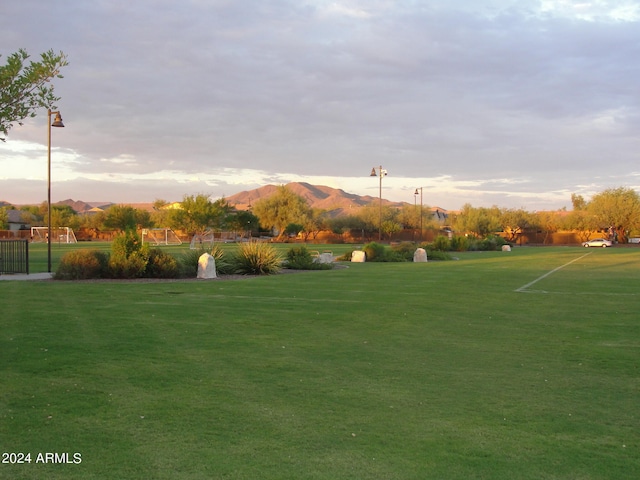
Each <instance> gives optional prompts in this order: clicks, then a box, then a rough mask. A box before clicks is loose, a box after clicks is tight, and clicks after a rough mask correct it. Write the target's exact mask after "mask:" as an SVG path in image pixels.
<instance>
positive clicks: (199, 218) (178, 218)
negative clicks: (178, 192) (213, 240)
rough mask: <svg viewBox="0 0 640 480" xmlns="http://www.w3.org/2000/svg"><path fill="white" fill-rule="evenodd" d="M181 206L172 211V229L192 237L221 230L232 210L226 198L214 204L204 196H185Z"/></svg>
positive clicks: (170, 220) (170, 218) (170, 219)
mask: <svg viewBox="0 0 640 480" xmlns="http://www.w3.org/2000/svg"><path fill="white" fill-rule="evenodd" d="M180 206H181V208H179V209H176V210H171V214H170V216H169V219H168V220H169V223H170V227H171V228H175V229H178V230H184V231H185V232H187V233H188V234H190V235H196V234H198V235H202V234H203V233H205V232H206V231H207V230H210V229H212V228H214V229H218V230H221V229H222V228H223V227H224V225H225V222H226V220H227V216H228V215H229V212H230V210H231V206H230V205H229V204H228V203H227V201H226V200H225V199H224V198H221V199H218V200H216V201H215V202H212V201H211V200H210V199H209V196H208V195H203V194H198V195H195V196H193V195H185V196H184V197H183V199H182V202H181V203H180Z"/></svg>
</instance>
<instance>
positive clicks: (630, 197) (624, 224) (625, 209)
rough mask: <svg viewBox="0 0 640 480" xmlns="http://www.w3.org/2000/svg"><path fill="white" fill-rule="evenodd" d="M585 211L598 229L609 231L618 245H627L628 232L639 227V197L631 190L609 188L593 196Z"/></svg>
mask: <svg viewBox="0 0 640 480" xmlns="http://www.w3.org/2000/svg"><path fill="white" fill-rule="evenodd" d="M587 209H588V211H589V212H590V213H591V214H592V215H593V216H594V218H595V220H596V221H597V223H598V227H599V228H600V229H602V230H606V229H611V231H612V233H613V235H614V238H615V239H617V241H618V242H620V243H627V238H628V232H629V231H630V230H632V229H634V228H637V227H639V226H640V196H638V193H637V192H636V191H635V190H633V189H631V188H625V187H619V188H610V189H608V190H605V191H603V192H601V193H598V194H597V195H594V196H593V198H592V199H591V202H589V205H588V207H587ZM611 240H613V239H611Z"/></svg>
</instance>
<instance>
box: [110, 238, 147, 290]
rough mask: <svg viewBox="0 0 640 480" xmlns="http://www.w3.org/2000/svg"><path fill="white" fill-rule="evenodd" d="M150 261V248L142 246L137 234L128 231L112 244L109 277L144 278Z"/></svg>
mask: <svg viewBox="0 0 640 480" xmlns="http://www.w3.org/2000/svg"><path fill="white" fill-rule="evenodd" d="M148 259H149V248H148V247H147V246H145V245H142V242H141V241H140V237H139V236H138V234H137V233H136V232H134V231H133V230H127V231H126V232H124V233H123V234H122V235H118V236H117V237H116V238H114V240H113V243H112V244H111V257H110V258H109V272H110V273H109V275H110V276H111V277H113V278H139V277H143V276H144V274H145V270H146V269H147V261H148Z"/></svg>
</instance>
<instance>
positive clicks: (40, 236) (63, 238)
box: [31, 227, 78, 243]
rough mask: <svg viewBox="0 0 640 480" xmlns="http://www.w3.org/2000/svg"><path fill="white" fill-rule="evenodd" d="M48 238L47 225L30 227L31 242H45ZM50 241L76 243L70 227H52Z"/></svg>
mask: <svg viewBox="0 0 640 480" xmlns="http://www.w3.org/2000/svg"><path fill="white" fill-rule="evenodd" d="M48 238H49V227H31V241H32V242H33V243H42V242H46V241H47V240H48ZM51 241H52V242H57V243H78V240H76V235H75V233H73V228H71V227H52V228H51Z"/></svg>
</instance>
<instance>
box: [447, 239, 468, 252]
mask: <svg viewBox="0 0 640 480" xmlns="http://www.w3.org/2000/svg"><path fill="white" fill-rule="evenodd" d="M470 245H471V242H470V241H469V238H468V237H464V236H460V235H456V236H454V237H452V238H451V242H450V247H449V248H450V249H451V250H452V251H454V252H466V251H467V250H469V247H470Z"/></svg>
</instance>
